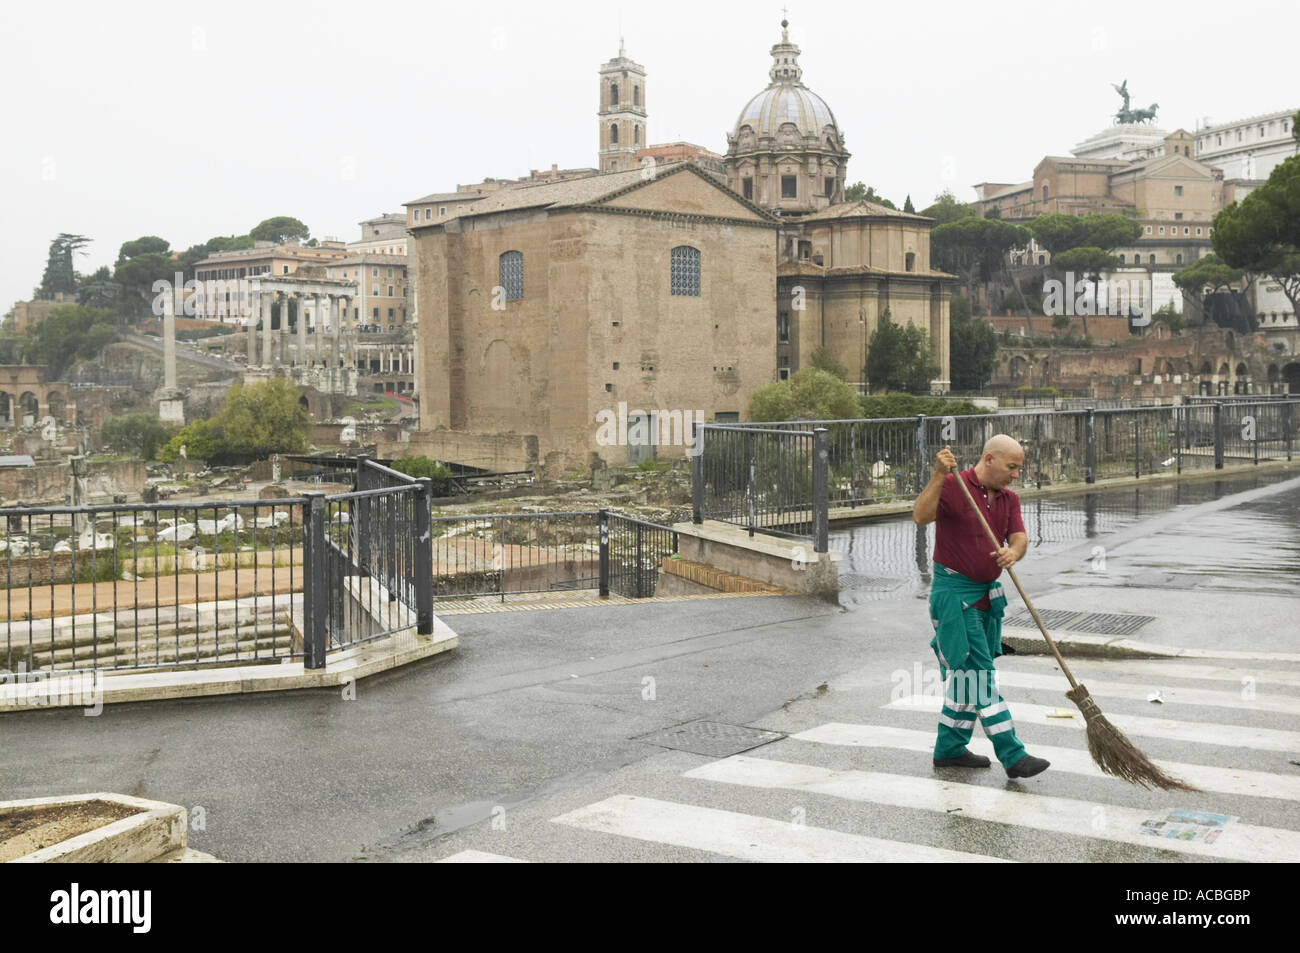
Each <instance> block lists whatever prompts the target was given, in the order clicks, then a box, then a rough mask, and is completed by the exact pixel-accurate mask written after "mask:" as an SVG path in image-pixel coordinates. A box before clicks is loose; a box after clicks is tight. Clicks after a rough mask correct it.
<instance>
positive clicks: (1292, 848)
mask: <svg viewBox="0 0 1300 953" xmlns="http://www.w3.org/2000/svg"><path fill="white" fill-rule="evenodd" d="M685 776H686V777H688V778H699V779H701V780H706V781H717V782H721V783H724V784H738V785H744V786H746V787H756V788H779V789H785V790H792V791H798V792H800V793H801V794H823V795H828V796H830V797H837V798H844V799H848V800H852V801H869V802H871V803H873V804H886V805H891V806H894V807H900V808H910V809H913V810H922V811H931V812H934V813H937V814H943V815H949V814H952V813H954V812H958V811H960V812H961V815H962V817H965V818H976V819H978V820H983V821H992V822H995V823H1001V824H1013V825H1015V826H1017V827H1027V828H1032V829H1035V830H1040V831H1049V832H1052V833H1056V834H1069V835H1074V836H1078V837H1086V838H1095V839H1100V840H1107V841H1119V842H1122V843H1127V844H1133V845H1138V846H1142V847H1152V848H1158V849H1161V850H1172V851H1177V852H1179V853H1186V854H1196V855H1200V856H1207V857H1220V858H1227V859H1234V860H1251V861H1260V862H1282V861H1294V860H1295V858H1296V857H1300V832H1296V831H1289V830H1282V829H1280V828H1272V827H1254V826H1252V825H1249V824H1241V823H1237V824H1231V825H1229V826H1228V827H1226V828H1225V829H1224V832H1223V834H1222V835H1221V836H1220V837H1219V838H1218V839H1217V840H1216V841H1215V842H1214V843H1212V844H1206V843H1202V842H1199V841H1179V840H1173V839H1170V838H1163V837H1160V838H1157V837H1153V836H1150V835H1145V834H1142V833H1141V829H1142V827H1141V825H1142V822H1143V821H1144V820H1146V819H1147V818H1148V817H1149V816H1150V812H1149V811H1143V810H1137V809H1134V808H1126V807H1120V806H1117V805H1112V804H1096V803H1093V802H1089V801H1078V800H1074V799H1073V798H1061V797H1048V796H1046V795H1041V794H1029V793H1021V792H1018V791H1007V790H1003V789H1000V788H987V787H980V786H977V785H973V784H960V783H956V782H952V781H939V780H934V779H931V778H918V777H912V776H909V775H901V774H883V773H879V772H874V771H854V770H849V771H839V770H834V769H831V768H823V767H819V766H816V765H809V764H799V763H795V762H787V761H772V760H768V759H765V758H751V757H748V756H746V755H735V756H733V757H730V758H725V759H723V760H721V761H715V762H712V763H710V764H706V765H702V766H701V767H698V768H693V769H691V770H690V771H687V772H686V774H685Z"/></svg>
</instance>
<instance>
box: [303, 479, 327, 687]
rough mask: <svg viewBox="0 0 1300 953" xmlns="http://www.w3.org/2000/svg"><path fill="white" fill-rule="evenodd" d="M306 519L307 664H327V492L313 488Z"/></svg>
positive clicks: (304, 622) (305, 618)
mask: <svg viewBox="0 0 1300 953" xmlns="http://www.w3.org/2000/svg"><path fill="white" fill-rule="evenodd" d="M303 496H305V497H307V503H306V506H305V507H304V510H305V512H304V513H303V520H302V531H303V546H302V563H303V572H302V627H303V632H302V651H303V667H304V668H309V669H314V668H324V667H325V646H326V640H327V633H326V627H327V624H328V619H327V616H326V609H327V607H326V599H327V598H328V594H327V593H326V588H327V585H326V581H325V545H326V544H325V494H324V493H321V492H320V491H319V490H309V491H308V492H306V493H304V494H303Z"/></svg>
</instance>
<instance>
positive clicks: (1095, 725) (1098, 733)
mask: <svg viewBox="0 0 1300 953" xmlns="http://www.w3.org/2000/svg"><path fill="white" fill-rule="evenodd" d="M954 474H955V476H956V477H957V485H958V486H960V487H961V491H962V493H964V494H965V495H966V502H968V503H969V504H970V505H971V508H972V509H973V510H975V513H976V515H977V516H979V519H980V525H981V526H983V527H984V532H986V533H987V534H988V537H989V541H990V542H992V543H993V547H994V549H1000V548H1001V546H1002V544H1001V543H999V542H998V538H997V537H996V536H994V535H993V530H991V529H990V528H989V524H988V521H987V520H986V519H985V518H984V512H983V510H981V509H980V508H979V504H977V503H976V502H975V498H974V497H973V496H971V492H970V488H969V487H967V486H966V481H965V480H963V479H962V476H961V474H960V473H958V472H956V471H954ZM1007 574H1008V575H1009V576H1011V581H1012V582H1014V583H1015V584H1016V590H1017V591H1018V592H1019V593H1020V598H1021V599H1023V600H1024V601H1025V607H1026V608H1027V609H1029V614H1030V615H1032V616H1033V617H1034V621H1035V622H1037V623H1038V630H1039V631H1040V632H1042V633H1043V638H1045V639H1046V640H1047V645H1048V647H1049V648H1050V649H1051V650H1052V654H1053V655H1055V656H1056V661H1057V663H1058V664H1059V665H1060V666H1061V671H1062V672H1064V673H1065V677H1066V678H1068V679H1069V680H1070V690H1069V691H1068V692H1066V693H1065V697H1066V698H1068V699H1070V701H1072V702H1074V703H1075V705H1077V706H1078V707H1079V711H1081V712H1083V719H1084V721H1085V722H1086V723H1087V730H1088V753H1089V754H1090V755H1092V760H1093V761H1094V762H1096V764H1097V767H1099V768H1101V770H1102V771H1103V772H1104V773H1106V774H1109V775H1111V776H1112V777H1116V778H1121V779H1122V780H1124V781H1127V782H1129V784H1137V785H1140V786H1142V787H1144V788H1160V789H1161V790H1162V791H1200V788H1196V787H1193V786H1192V785H1190V784H1188V783H1187V782H1186V781H1182V780H1180V779H1178V778H1174V777H1170V776H1169V775H1167V774H1165V773H1164V772H1163V771H1161V770H1160V769H1159V768H1158V767H1156V766H1155V764H1154V763H1152V761H1151V759H1150V758H1148V757H1147V756H1146V755H1144V754H1143V753H1142V752H1141V751H1139V750H1138V749H1137V748H1136V747H1134V745H1133V742H1131V741H1129V740H1128V738H1126V737H1124V733H1123V732H1122V731H1120V730H1119V729H1118V728H1116V727H1115V726H1114V725H1112V724H1111V723H1110V722H1109V721H1107V720H1106V716H1105V715H1103V714H1102V713H1101V709H1100V708H1098V707H1097V703H1096V702H1095V701H1093V700H1092V696H1091V695H1089V694H1088V689H1087V688H1086V687H1085V686H1083V685H1081V684H1079V683H1078V682H1076V681H1075V680H1074V676H1073V675H1072V674H1071V673H1070V669H1069V666H1067V665H1066V664H1065V659H1063V658H1061V650H1060V649H1058V648H1057V647H1056V642H1054V641H1053V640H1052V637H1051V636H1050V635H1048V634H1047V626H1045V625H1043V620H1042V619H1041V618H1039V616H1038V610H1037V609H1035V608H1034V604H1033V603H1032V602H1030V601H1029V596H1027V595H1025V589H1024V587H1023V586H1022V585H1020V580H1019V579H1018V578H1016V571H1015V570H1014V569H1012V568H1011V567H1010V566H1008V567H1007Z"/></svg>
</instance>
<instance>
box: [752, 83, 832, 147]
mask: <svg viewBox="0 0 1300 953" xmlns="http://www.w3.org/2000/svg"><path fill="white" fill-rule="evenodd" d="M787 122H792V123H794V124H795V126H796V127H797V128H798V130H799V134H800V135H804V136H820V135H821V134H822V130H823V129H825V128H826V127H827V126H835V116H834V114H833V113H831V107H829V106H827V105H826V101H825V100H824V99H822V98H821V97H820V96H818V95H817V94H816V93H814V92H813V91H812V90H811V89H809V88H808V87H807V86H804V85H803V84H802V83H801V84H799V85H794V84H784V83H781V84H775V85H772V86H769V87H768V88H767V89H765V90H763V91H762V92H761V93H759V94H758V95H757V96H755V97H754V98H753V99H751V100H750V101H749V102H748V103H747V104H746V106H745V108H744V109H742V110H741V111H740V118H739V119H737V120H736V130H735V135H737V136H739V135H740V127H741V126H749V127H750V128H751V129H753V130H754V134H755V135H757V136H775V135H776V132H777V130H778V129H780V128H781V126H782V125H784V124H785V123H787ZM838 131H839V130H838V127H836V133H837V135H838Z"/></svg>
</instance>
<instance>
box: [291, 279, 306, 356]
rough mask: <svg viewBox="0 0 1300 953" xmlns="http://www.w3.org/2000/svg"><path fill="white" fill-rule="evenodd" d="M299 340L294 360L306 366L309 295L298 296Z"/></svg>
mask: <svg viewBox="0 0 1300 953" xmlns="http://www.w3.org/2000/svg"><path fill="white" fill-rule="evenodd" d="M294 337H295V338H296V342H297V345H298V346H297V348H295V350H294V355H293V360H294V363H295V364H297V365H298V366H299V367H305V366H306V364H307V296H306V295H299V296H298V326H297V330H296V332H295V334H294Z"/></svg>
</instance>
